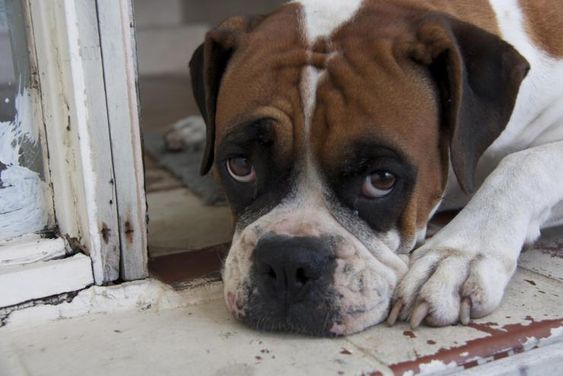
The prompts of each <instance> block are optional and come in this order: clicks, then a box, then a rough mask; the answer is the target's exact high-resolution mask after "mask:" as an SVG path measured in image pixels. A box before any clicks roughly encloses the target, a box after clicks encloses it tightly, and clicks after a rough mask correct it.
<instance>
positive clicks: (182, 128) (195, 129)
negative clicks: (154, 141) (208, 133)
mask: <svg viewBox="0 0 563 376" xmlns="http://www.w3.org/2000/svg"><path fill="white" fill-rule="evenodd" d="M164 144H165V146H166V149H167V150H169V151H182V150H200V149H201V148H202V147H203V145H205V122H204V121H203V118H202V117H201V116H189V117H187V118H184V119H181V120H178V121H177V122H176V123H174V124H172V126H170V129H169V130H168V131H167V132H166V133H165V134H164Z"/></svg>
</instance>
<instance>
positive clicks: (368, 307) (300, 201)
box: [223, 0, 407, 334]
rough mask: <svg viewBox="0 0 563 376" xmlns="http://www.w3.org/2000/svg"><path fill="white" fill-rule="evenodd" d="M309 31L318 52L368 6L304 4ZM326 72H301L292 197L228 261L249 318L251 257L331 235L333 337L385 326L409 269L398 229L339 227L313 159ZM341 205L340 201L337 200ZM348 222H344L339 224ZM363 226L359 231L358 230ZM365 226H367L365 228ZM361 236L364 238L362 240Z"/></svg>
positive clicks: (347, 1) (230, 279) (355, 0)
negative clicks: (276, 242) (286, 240)
mask: <svg viewBox="0 0 563 376" xmlns="http://www.w3.org/2000/svg"><path fill="white" fill-rule="evenodd" d="M298 3H299V4H301V6H302V13H301V16H302V19H301V25H302V33H303V38H304V39H305V40H306V42H307V45H308V46H310V47H312V46H313V45H314V44H315V42H316V41H317V40H318V39H319V38H323V37H326V38H328V37H330V36H331V34H332V33H333V32H334V31H335V30H336V29H337V28H338V27H340V26H341V25H342V24H344V23H346V22H348V21H349V20H350V19H351V18H352V17H353V16H354V14H355V13H356V12H357V11H358V9H359V8H360V6H361V1H359V0H341V1H331V0H324V1H321V0H303V1H299V2H298ZM324 74H325V71H324V70H322V69H317V68H316V67H314V66H312V65H309V66H306V67H305V68H304V69H303V72H302V74H301V82H300V90H301V98H302V108H303V119H304V131H303V137H304V139H303V140H302V141H303V145H304V148H305V150H304V156H303V158H302V159H301V160H296V161H294V162H295V163H296V170H298V176H297V180H296V181H295V182H294V184H295V185H294V186H293V189H292V191H291V193H290V194H289V195H288V196H287V197H286V198H285V199H284V200H282V202H280V203H279V205H278V206H277V207H275V208H274V209H272V210H271V211H269V212H268V213H265V214H264V215H262V216H261V217H260V218H258V219H257V220H256V221H255V222H253V223H251V224H250V225H248V226H246V227H245V228H239V229H237V232H236V233H235V235H234V237H233V243H232V246H231V249H230V251H229V254H228V256H227V259H226V261H225V269H224V273H223V280H224V283H225V300H226V302H227V306H228V308H229V310H230V311H231V312H232V313H233V315H235V316H236V317H241V316H244V315H245V310H246V309H247V308H249V307H246V306H245V305H246V304H247V302H248V299H249V296H250V295H254V294H257V293H258V289H257V287H256V286H254V285H253V284H252V281H251V278H249V277H250V273H252V257H251V256H252V253H253V251H254V249H255V247H256V244H257V242H258V241H259V240H260V238H261V237H262V236H264V235H266V234H276V235H286V236H297V237H316V238H323V237H332V238H333V239H338V240H337V241H336V242H335V245H334V250H333V251H334V254H335V256H336V261H335V262H336V269H335V272H334V281H333V286H332V288H333V289H334V290H335V291H338V294H337V295H338V296H335V302H334V303H335V308H338V310H339V314H340V321H339V322H335V323H334V326H333V328H332V332H333V333H334V334H346V333H353V332H356V331H359V330H361V329H364V328H365V327H367V326H370V325H374V324H376V323H378V322H380V321H381V320H382V319H383V318H384V317H385V315H386V312H387V307H388V304H389V300H390V297H391V294H392V292H393V288H394V287H395V285H396V283H397V281H398V279H399V278H400V276H402V275H403V274H404V273H405V272H406V268H407V267H406V262H405V261H404V260H402V259H401V258H399V257H398V256H397V255H396V254H395V250H396V249H397V247H398V246H399V244H400V236H399V235H398V232H397V231H396V230H391V231H389V232H388V233H386V234H375V233H372V232H371V231H370V230H369V229H368V228H367V227H366V226H365V224H363V223H361V221H360V220H359V219H358V220H357V223H355V221H356V219H351V220H350V221H348V220H346V221H345V222H346V223H345V224H343V223H340V222H339V219H338V218H337V217H338V215H337V214H335V213H334V212H333V211H334V208H333V207H331V205H330V204H329V203H327V199H326V197H325V193H326V188H325V187H324V183H323V182H322V179H321V176H320V173H319V170H318V167H317V165H316V161H315V160H314V157H313V155H312V150H311V142H310V134H311V123H312V120H313V116H314V112H315V107H316V96H317V87H318V84H319V82H320V81H321V80H322V79H323V75H324ZM333 204H334V203H333ZM340 220H342V219H340ZM355 226H358V228H355ZM360 227H361V229H360ZM359 233H362V235H361V236H360V237H361V238H362V240H360V238H359V237H358V236H359Z"/></svg>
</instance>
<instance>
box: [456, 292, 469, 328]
mask: <svg viewBox="0 0 563 376" xmlns="http://www.w3.org/2000/svg"><path fill="white" fill-rule="evenodd" d="M470 320H471V299H470V298H463V300H462V301H461V306H460V307H459V321H460V322H461V324H462V325H467V324H469V321H470Z"/></svg>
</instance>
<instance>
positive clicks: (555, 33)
mask: <svg viewBox="0 0 563 376" xmlns="http://www.w3.org/2000/svg"><path fill="white" fill-rule="evenodd" d="M520 6H521V7H522V10H523V12H524V18H525V21H526V30H527V31H528V33H529V34H530V36H531V37H532V40H533V41H534V43H536V44H537V45H538V46H539V47H540V48H542V49H543V50H544V51H546V52H547V53H548V54H550V55H551V56H553V57H563V3H561V1H560V0H520Z"/></svg>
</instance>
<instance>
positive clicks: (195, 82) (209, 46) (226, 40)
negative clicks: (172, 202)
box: [190, 16, 263, 175]
mask: <svg viewBox="0 0 563 376" xmlns="http://www.w3.org/2000/svg"><path fill="white" fill-rule="evenodd" d="M262 18H263V17H262V16H252V17H231V18H228V19H227V20H225V21H223V22H222V23H221V24H220V25H219V26H217V27H216V28H215V29H213V30H210V31H209V32H208V33H207V34H206V36H205V41H204V42H203V43H202V44H201V45H200V46H199V47H198V48H197V49H196V50H195V52H194V53H193V55H192V58H191V60H190V76H191V80H192V91H193V94H194V97H195V100H196V102H197V105H198V107H199V110H200V112H201V115H202V116H203V119H204V121H205V125H206V144H205V149H204V154H203V160H202V162H201V168H200V173H201V174H202V175H205V174H207V173H208V172H209V170H210V169H211V166H212V164H213V154H214V146H215V113H216V110H217V108H216V107H217V95H218V93H219V86H220V84H221V78H222V77H223V73H225V70H226V69H227V65H228V63H229V60H230V58H231V56H232V55H233V52H234V51H235V50H236V49H237V47H238V46H239V45H240V42H241V40H242V38H243V36H244V35H245V34H246V33H248V32H249V31H250V30H251V29H253V28H254V27H255V26H256V25H257V24H258V23H259V21H260V20H261V19H262Z"/></svg>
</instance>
